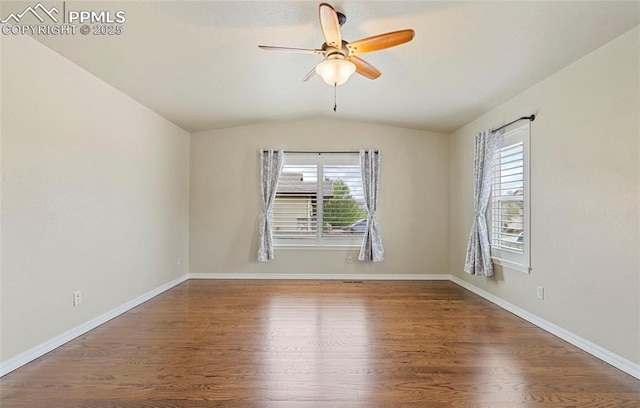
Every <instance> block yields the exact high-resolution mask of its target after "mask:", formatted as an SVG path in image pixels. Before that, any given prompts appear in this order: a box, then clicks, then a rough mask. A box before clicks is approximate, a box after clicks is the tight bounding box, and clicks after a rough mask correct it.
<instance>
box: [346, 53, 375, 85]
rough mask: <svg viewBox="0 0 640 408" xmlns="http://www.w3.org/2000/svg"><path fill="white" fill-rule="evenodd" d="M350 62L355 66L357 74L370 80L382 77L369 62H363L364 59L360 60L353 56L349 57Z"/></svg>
mask: <svg viewBox="0 0 640 408" xmlns="http://www.w3.org/2000/svg"><path fill="white" fill-rule="evenodd" d="M348 60H349V61H351V62H353V63H354V64H355V66H356V72H357V73H358V74H360V75H362V76H363V77H366V78H369V79H376V78H378V77H379V76H380V75H382V73H381V72H380V71H378V70H377V69H376V68H374V66H373V65H371V64H369V63H368V62H367V61H365V60H363V59H362V58H359V57H356V56H355V55H353V56H351V57H349V58H348Z"/></svg>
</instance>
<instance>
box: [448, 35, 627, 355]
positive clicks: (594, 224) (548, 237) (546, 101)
mask: <svg viewBox="0 0 640 408" xmlns="http://www.w3.org/2000/svg"><path fill="white" fill-rule="evenodd" d="M638 38H639V31H638V28H636V29H634V30H632V31H630V32H629V33H627V34H625V35H624V36H622V37H620V38H618V39H616V40H614V41H613V42H611V43H610V44H608V45H606V46H604V47H602V48H600V49H598V50H596V51H595V52H593V53H592V54H590V55H588V56H586V57H584V58H583V59H581V60H579V61H578V62H576V63H574V64H573V65H571V66H569V67H567V68H565V69H564V70H562V71H560V72H558V73H557V74H555V75H553V76H551V77H550V78H548V79H547V80H545V81H543V82H542V83H540V84H538V85H536V86H534V87H532V88H530V89H529V90H527V91H526V92H524V93H522V94H521V95H519V96H517V97H516V98H514V99H512V100H511V101H509V102H507V103H505V104H504V105H502V106H500V107H498V108H497V109H494V110H492V111H491V112H489V113H487V114H485V115H483V116H482V117H480V118H478V119H477V120H475V121H473V122H472V123H470V124H468V125H467V126H465V127H463V128H462V129H460V130H458V131H457V132H455V133H454V134H453V135H452V136H451V140H450V141H451V145H450V177H451V178H450V180H451V187H450V192H451V196H450V197H451V198H450V201H451V210H450V213H449V216H450V234H451V247H450V251H451V258H450V262H451V271H452V273H453V274H455V275H456V276H458V277H460V278H463V279H465V280H466V281H467V282H470V283H472V284H473V285H476V286H477V287H479V288H481V289H483V290H486V291H488V292H490V293H492V294H494V295H496V296H498V297H500V298H502V299H504V300H506V301H508V302H510V303H512V304H514V305H516V306H519V307H521V308H523V309H525V310H527V311H529V312H531V313H534V314H535V315H538V316H540V317H542V318H544V319H546V320H548V321H550V322H552V323H554V324H556V325H558V326H560V327H563V328H565V329H567V330H569V331H571V332H573V333H575V334H577V335H579V336H581V337H583V338H585V339H587V340H589V341H591V342H593V343H595V344H597V345H599V346H601V347H604V348H606V349H608V350H610V351H612V352H614V353H616V354H618V355H619V356H622V357H624V358H627V359H629V360H631V361H633V362H635V363H640V280H639V276H640V269H639V268H640V259H639V251H638V245H639V242H640V236H639V221H640V215H639V214H640V211H639V207H638V204H639V202H640V201H639V189H638V187H639V182H640V179H639V154H638V153H639V146H638V144H639V139H640V127H639V112H640V105H639V102H638V99H639V95H640V88H639V80H638V76H639V74H640V68H639V65H638V60H639V59H638V49H639V48H638V42H639V41H638ZM530 113H535V114H536V115H537V119H536V120H535V122H533V123H532V126H531V214H532V215H531V217H532V218H531V225H532V227H531V234H532V235H531V243H532V244H531V245H532V247H531V254H532V267H533V271H532V272H531V274H530V275H527V274H524V273H521V272H516V271H512V270H498V271H497V274H496V276H495V277H493V278H491V279H486V278H478V277H471V276H469V275H466V274H464V273H463V272H462V270H463V264H464V252H465V247H466V243H467V237H468V234H469V228H470V226H471V218H472V214H473V204H472V194H471V193H472V190H473V187H472V174H473V168H472V165H473V137H474V135H475V134H476V133H478V132H479V131H481V130H483V129H487V128H491V127H493V126H495V125H498V124H501V123H505V122H508V121H510V120H511V119H513V118H514V117H518V116H522V115H528V114H530ZM538 285H540V286H543V287H544V288H545V299H544V300H543V301H541V300H538V299H537V298H536V286H538Z"/></svg>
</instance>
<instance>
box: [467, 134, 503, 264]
mask: <svg viewBox="0 0 640 408" xmlns="http://www.w3.org/2000/svg"><path fill="white" fill-rule="evenodd" d="M501 135H502V132H496V133H492V132H491V130H485V131H483V132H480V133H478V134H477V135H476V140H475V142H476V143H475V153H474V167H473V178H474V180H473V210H474V217H473V225H472V227H471V234H469V242H468V244H467V256H466V259H465V262H464V271H465V272H467V273H469V274H471V275H479V276H492V275H493V264H492V263H491V243H490V241H489V231H488V228H487V218H486V216H485V214H486V212H487V206H488V205H489V197H490V196H491V183H492V181H493V163H494V160H495V155H496V151H497V149H498V144H499V141H500V136H501Z"/></svg>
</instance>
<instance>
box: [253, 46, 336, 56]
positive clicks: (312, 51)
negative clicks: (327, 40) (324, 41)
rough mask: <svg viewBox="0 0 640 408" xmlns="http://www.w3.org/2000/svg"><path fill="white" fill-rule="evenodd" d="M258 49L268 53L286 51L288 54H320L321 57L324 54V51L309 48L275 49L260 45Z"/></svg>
mask: <svg viewBox="0 0 640 408" xmlns="http://www.w3.org/2000/svg"><path fill="white" fill-rule="evenodd" d="M258 47H259V48H260V49H262V50H267V51H286V52H297V53H301V54H320V55H322V54H323V53H324V51H323V50H312V49H309V48H291V47H274V46H272V45H258Z"/></svg>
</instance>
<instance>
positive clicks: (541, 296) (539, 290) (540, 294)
mask: <svg viewBox="0 0 640 408" xmlns="http://www.w3.org/2000/svg"><path fill="white" fill-rule="evenodd" d="M536 295H537V296H538V299H540V300H544V288H543V287H542V286H538V287H536Z"/></svg>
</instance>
